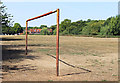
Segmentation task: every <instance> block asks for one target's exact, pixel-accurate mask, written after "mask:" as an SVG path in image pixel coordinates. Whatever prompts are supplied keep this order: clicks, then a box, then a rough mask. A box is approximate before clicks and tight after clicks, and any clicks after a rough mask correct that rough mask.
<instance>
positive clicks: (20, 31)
mask: <svg viewBox="0 0 120 83" xmlns="http://www.w3.org/2000/svg"><path fill="white" fill-rule="evenodd" d="M13 28H14V31H15V33H22V32H23V28H22V27H21V25H20V24H19V23H15V24H14V26H13Z"/></svg>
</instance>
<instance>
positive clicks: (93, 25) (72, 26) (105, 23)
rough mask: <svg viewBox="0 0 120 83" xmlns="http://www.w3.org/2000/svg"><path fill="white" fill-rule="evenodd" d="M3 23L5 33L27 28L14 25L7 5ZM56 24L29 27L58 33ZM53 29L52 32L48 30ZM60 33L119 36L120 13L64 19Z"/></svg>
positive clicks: (45, 33)
mask: <svg viewBox="0 0 120 83" xmlns="http://www.w3.org/2000/svg"><path fill="white" fill-rule="evenodd" d="M0 8H1V15H0V17H1V19H2V20H1V23H2V33H3V34H18V33H22V32H23V31H24V30H25V27H21V25H20V24H19V23H15V24H14V26H13V22H14V21H13V20H12V17H13V16H12V15H11V14H8V13H7V12H6V6H4V5H2V6H1V7H0ZM56 27H57V26H56V25H52V26H50V27H47V25H41V26H40V27H28V29H42V30H41V33H40V34H41V35H56ZM48 29H52V32H50V31H48ZM59 32H60V35H87V36H96V35H97V36H119V35H120V15H117V16H114V17H109V18H108V19H106V20H91V19H88V20H78V21H76V22H72V21H71V20H70V19H65V20H63V21H62V22H61V23H60V25H59Z"/></svg>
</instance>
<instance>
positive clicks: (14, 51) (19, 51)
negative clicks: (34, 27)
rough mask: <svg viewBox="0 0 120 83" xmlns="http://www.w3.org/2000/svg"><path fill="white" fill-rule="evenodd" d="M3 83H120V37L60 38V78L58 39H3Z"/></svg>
mask: <svg viewBox="0 0 120 83" xmlns="http://www.w3.org/2000/svg"><path fill="white" fill-rule="evenodd" d="M2 38H3V40H2V46H3V54H2V55H3V64H2V65H3V71H2V72H3V81H118V38H92V37H75V36H60V68H59V69H60V76H58V77H57V76H56V60H55V57H56V56H55V52H56V50H55V49H56V48H55V47H56V36H41V35H30V36H29V37H28V38H29V43H28V44H29V46H28V49H29V51H28V55H27V56H25V36H22V35H20V36H2Z"/></svg>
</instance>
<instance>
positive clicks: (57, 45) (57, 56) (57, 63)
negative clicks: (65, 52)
mask: <svg viewBox="0 0 120 83" xmlns="http://www.w3.org/2000/svg"><path fill="white" fill-rule="evenodd" d="M55 12H57V31H56V75H57V76H59V9H57V10H55V11H50V12H48V13H46V14H43V15H40V16H37V17H34V18H31V19H28V20H27V21H26V38H25V41H26V43H25V54H26V55H27V54H28V53H27V51H28V48H27V47H28V21H31V20H35V19H38V18H41V17H44V16H47V15H50V14H53V13H55Z"/></svg>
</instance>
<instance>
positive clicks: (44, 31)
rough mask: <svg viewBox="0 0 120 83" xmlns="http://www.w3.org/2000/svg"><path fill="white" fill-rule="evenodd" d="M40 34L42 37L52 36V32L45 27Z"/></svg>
mask: <svg viewBox="0 0 120 83" xmlns="http://www.w3.org/2000/svg"><path fill="white" fill-rule="evenodd" d="M40 34H41V35H50V31H48V28H46V27H44V28H42V30H41V32H40Z"/></svg>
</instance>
